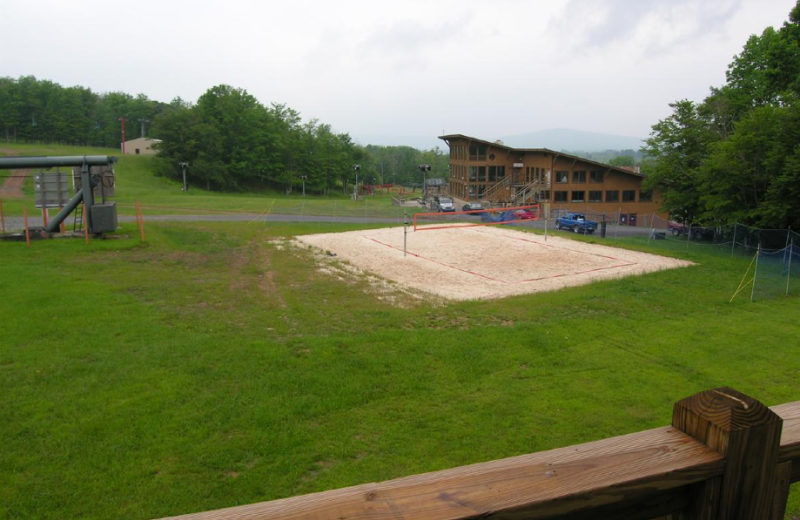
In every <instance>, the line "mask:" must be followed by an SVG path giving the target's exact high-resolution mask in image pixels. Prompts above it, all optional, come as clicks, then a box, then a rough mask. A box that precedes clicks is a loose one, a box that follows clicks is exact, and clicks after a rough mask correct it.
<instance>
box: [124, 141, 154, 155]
mask: <svg viewBox="0 0 800 520" xmlns="http://www.w3.org/2000/svg"><path fill="white" fill-rule="evenodd" d="M160 142H161V139H150V138H149V137H139V138H138V139H131V140H130V141H125V143H123V145H122V150H121V151H122V153H123V154H125V155H155V154H156V153H158V152H157V151H156V150H153V145H154V144H156V143H160Z"/></svg>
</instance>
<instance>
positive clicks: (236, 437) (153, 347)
mask: <svg viewBox="0 0 800 520" xmlns="http://www.w3.org/2000/svg"><path fill="white" fill-rule="evenodd" d="M137 159H138V158H137ZM127 164H128V165H129V166H128V167H129V168H131V169H132V170H131V171H134V170H135V168H134V165H135V161H131V162H128V163H127ZM133 178H134V175H131V176H130V179H133ZM142 178H144V176H142ZM148 182H149V181H148ZM131 183H132V184H131V186H132V187H131V189H134V187H135V186H136V182H134V181H133V180H131ZM165 186H168V185H167V184H165ZM165 191H166V189H165ZM142 193H143V192H142ZM209 197H213V196H211V195H209ZM321 229H326V230H329V231H335V230H346V229H353V227H351V226H345V225H339V224H314V225H300V224H294V225H267V226H264V225H263V224H249V225H241V224H238V225H234V224H227V223H169V224H168V223H163V224H150V225H149V226H148V242H147V243H145V244H142V243H140V242H139V241H138V240H136V239H135V238H130V239H121V240H106V241H92V242H90V244H89V245H85V244H84V243H83V242H82V241H80V240H54V241H46V242H35V243H34V244H33V247H32V248H31V249H26V248H25V246H24V244H21V243H0V292H2V294H3V297H2V299H0V315H2V316H4V317H5V320H4V325H3V333H2V335H0V371H2V377H0V402H1V404H0V422H2V424H3V425H4V426H3V428H2V429H0V445H2V446H3V449H2V450H0V467H2V468H3V471H0V517H3V518H9V519H22V518H37V519H49V518H52V519H55V518H86V519H94V518H97V519H101V518H120V519H145V518H152V517H159V516H166V515H174V514H180V513H188V512H192V511H200V510H207V509H212V508H219V507H225V506H232V505H238V504H244V503H250V502H255V501H260V500H268V499H273V498H279V497H285V496H290V495H295V494H300V493H307V492H312V491H318V490H323V489H330V488H335V487H340V486H347V485H352V484H358V483H363V482H371V481H379V480H383V479H388V478H392V477H398V476H401V475H408V474H413V473H418V472H423V471H429V470H436V469H441V468H447V467H452V466H456V465H461V464H468V463H471V462H477V461H484V460H489V459H494V458H500V457H507V456H511V455H517V454H521V453H529V452H532V451H538V450H544V449H548V448H553V447H557V446H564V445H569V444H573V443H579V442H584V441H588V440H592V439H598V438H603V437H607V436H612V435H619V434H624V433H627V432H632V431H637V430H642V429H646V428H651V427H655V426H659V425H664V424H668V423H669V422H670V416H671V409H672V403H673V402H674V401H676V400H678V399H680V398H682V397H685V396H687V395H690V394H692V393H694V392H697V391H700V390H704V389H707V388H713V387H717V386H721V385H730V386H732V387H734V388H737V389H739V390H741V391H743V392H746V393H749V394H751V395H753V396H755V397H757V398H758V399H760V400H762V401H764V402H765V403H767V404H776V403H780V402H786V401H794V400H798V399H800V395H799V392H798V380H800V378H799V377H798V376H800V356H798V355H797V351H796V350H797V348H796V344H797V337H798V334H800V325H798V321H797V309H798V298H797V297H796V296H795V297H790V298H780V299H775V300H769V301H762V302H757V303H755V304H750V303H748V302H746V301H745V300H744V299H743V300H738V301H736V302H734V303H732V304H731V303H728V299H729V298H730V295H731V294H732V293H733V291H734V289H735V288H736V286H737V284H738V282H739V279H740V277H741V275H742V273H743V272H744V270H745V269H746V267H747V260H743V259H739V258H728V257H718V256H714V255H710V254H708V253H707V252H704V251H702V250H692V251H689V252H680V253H675V254H680V255H682V256H686V257H688V258H689V259H691V260H694V261H695V262H697V265H696V266H694V267H690V268H686V269H680V270H673V271H664V272H658V273H653V274H649V275H646V276H641V277H636V278H628V279H623V280H616V281H607V282H602V283H596V284H593V285H590V286H584V287H576V288H571V289H566V290H563V291H559V292H557V293H549V294H534V295H526V296H520V297H515V298H508V299H504V300H496V301H485V302H469V303H458V304H443V303H441V302H432V301H427V300H425V299H422V300H420V299H416V298H414V297H412V296H410V295H407V294H404V293H402V292H399V291H395V290H393V289H391V286H389V288H387V287H385V286H383V285H381V284H377V283H374V281H370V280H369V279H368V278H367V277H364V276H357V275H353V274H351V273H348V272H347V271H344V270H339V269H337V266H336V264H335V263H333V264H327V263H326V264H325V265H327V268H328V272H325V271H323V270H321V269H320V267H321V262H322V261H323V260H321V259H320V258H319V257H317V256H316V255H315V254H314V253H313V252H312V251H310V250H308V249H304V248H296V247H294V246H292V245H291V243H290V242H289V241H288V240H287V238H286V237H291V236H293V235H296V234H300V233H307V232H312V231H313V232H319V231H320V230H321ZM133 231H134V230H133V228H132V227H131V226H130V225H127V227H124V228H123V230H122V232H123V233H129V234H131V235H134V236H135V234H134V233H133ZM622 242H623V243H624V244H625V245H626V246H627V247H633V248H637V249H646V248H647V247H646V242H645V241H642V240H637V239H628V240H627V241H622ZM330 269H333V272H330ZM792 503H793V504H794V505H795V509H796V504H797V495H795V496H794V498H793V502H792Z"/></svg>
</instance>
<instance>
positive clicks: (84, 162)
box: [0, 155, 117, 233]
mask: <svg viewBox="0 0 800 520" xmlns="http://www.w3.org/2000/svg"><path fill="white" fill-rule="evenodd" d="M115 162H117V158H116V157H113V156H110V155H66V156H60V157H58V156H56V157H47V156H40V157H0V170H17V169H20V168H54V167H57V166H80V167H81V189H80V190H78V192H77V193H76V194H75V196H74V197H72V199H70V201H69V202H68V203H67V205H66V206H64V209H62V210H61V211H59V212H58V215H56V216H55V217H54V218H53V220H51V221H50V222H49V223H48V225H47V227H46V228H45V230H46V231H47V232H48V233H53V232H55V231H56V230H57V229H58V228H59V226H60V225H61V222H63V221H64V220H65V219H66V218H67V216H68V215H69V214H70V213H71V212H72V211H73V210H74V209H75V208H76V207H78V204H80V203H81V202H83V204H84V207H85V211H86V227H87V229H88V230H89V232H90V233H91V232H93V230H92V205H94V190H93V189H92V185H91V178H90V176H89V168H90V167H91V166H107V165H111V164H114V163H115ZM87 188H88V189H87Z"/></svg>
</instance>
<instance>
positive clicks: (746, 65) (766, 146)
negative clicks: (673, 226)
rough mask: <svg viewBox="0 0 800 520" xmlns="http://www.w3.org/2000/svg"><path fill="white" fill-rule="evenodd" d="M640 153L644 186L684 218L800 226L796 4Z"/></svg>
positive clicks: (664, 123) (684, 104)
mask: <svg viewBox="0 0 800 520" xmlns="http://www.w3.org/2000/svg"><path fill="white" fill-rule="evenodd" d="M670 107H671V108H672V114H671V115H670V116H669V117H667V118H666V119H663V120H661V121H659V122H658V123H657V124H655V125H653V127H652V132H651V134H650V137H649V139H647V140H646V145H645V147H644V148H643V150H642V151H643V152H644V153H645V154H646V156H647V157H648V159H646V160H645V162H644V166H645V172H646V173H648V178H647V180H646V186H647V187H649V188H654V187H655V188H659V189H660V190H661V191H662V193H663V197H664V205H665V208H664V209H665V210H667V211H669V212H670V213H671V214H672V215H673V217H676V218H679V219H681V220H686V221H691V222H700V223H704V224H709V225H713V224H714V223H720V222H721V223H730V222H734V221H736V222H740V223H743V224H748V225H755V226H759V227H767V228H769V227H780V228H785V227H788V226H791V227H793V228H795V229H797V228H798V227H800V144H798V143H800V1H798V3H797V4H796V5H795V7H794V8H793V9H792V11H791V13H790V15H789V20H788V21H787V22H785V23H784V24H783V26H782V27H781V28H780V29H778V30H775V29H774V28H772V27H768V28H767V29H765V30H764V31H763V32H762V33H761V35H754V36H751V37H750V39H749V40H748V41H747V43H746V44H745V46H744V49H743V50H742V52H741V53H740V54H738V55H737V56H735V57H734V59H733V62H732V63H730V65H729V66H728V70H727V74H726V82H725V84H724V85H723V86H721V87H715V88H712V89H711V93H710V95H709V96H708V97H707V98H706V99H705V100H703V101H702V102H699V103H698V102H694V101H690V100H686V99H684V100H681V101H676V102H675V103H671V104H670Z"/></svg>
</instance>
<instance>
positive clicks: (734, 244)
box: [731, 222, 736, 258]
mask: <svg viewBox="0 0 800 520" xmlns="http://www.w3.org/2000/svg"><path fill="white" fill-rule="evenodd" d="M734 247H736V222H734V223H733V242H731V258H733V248H734Z"/></svg>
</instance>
